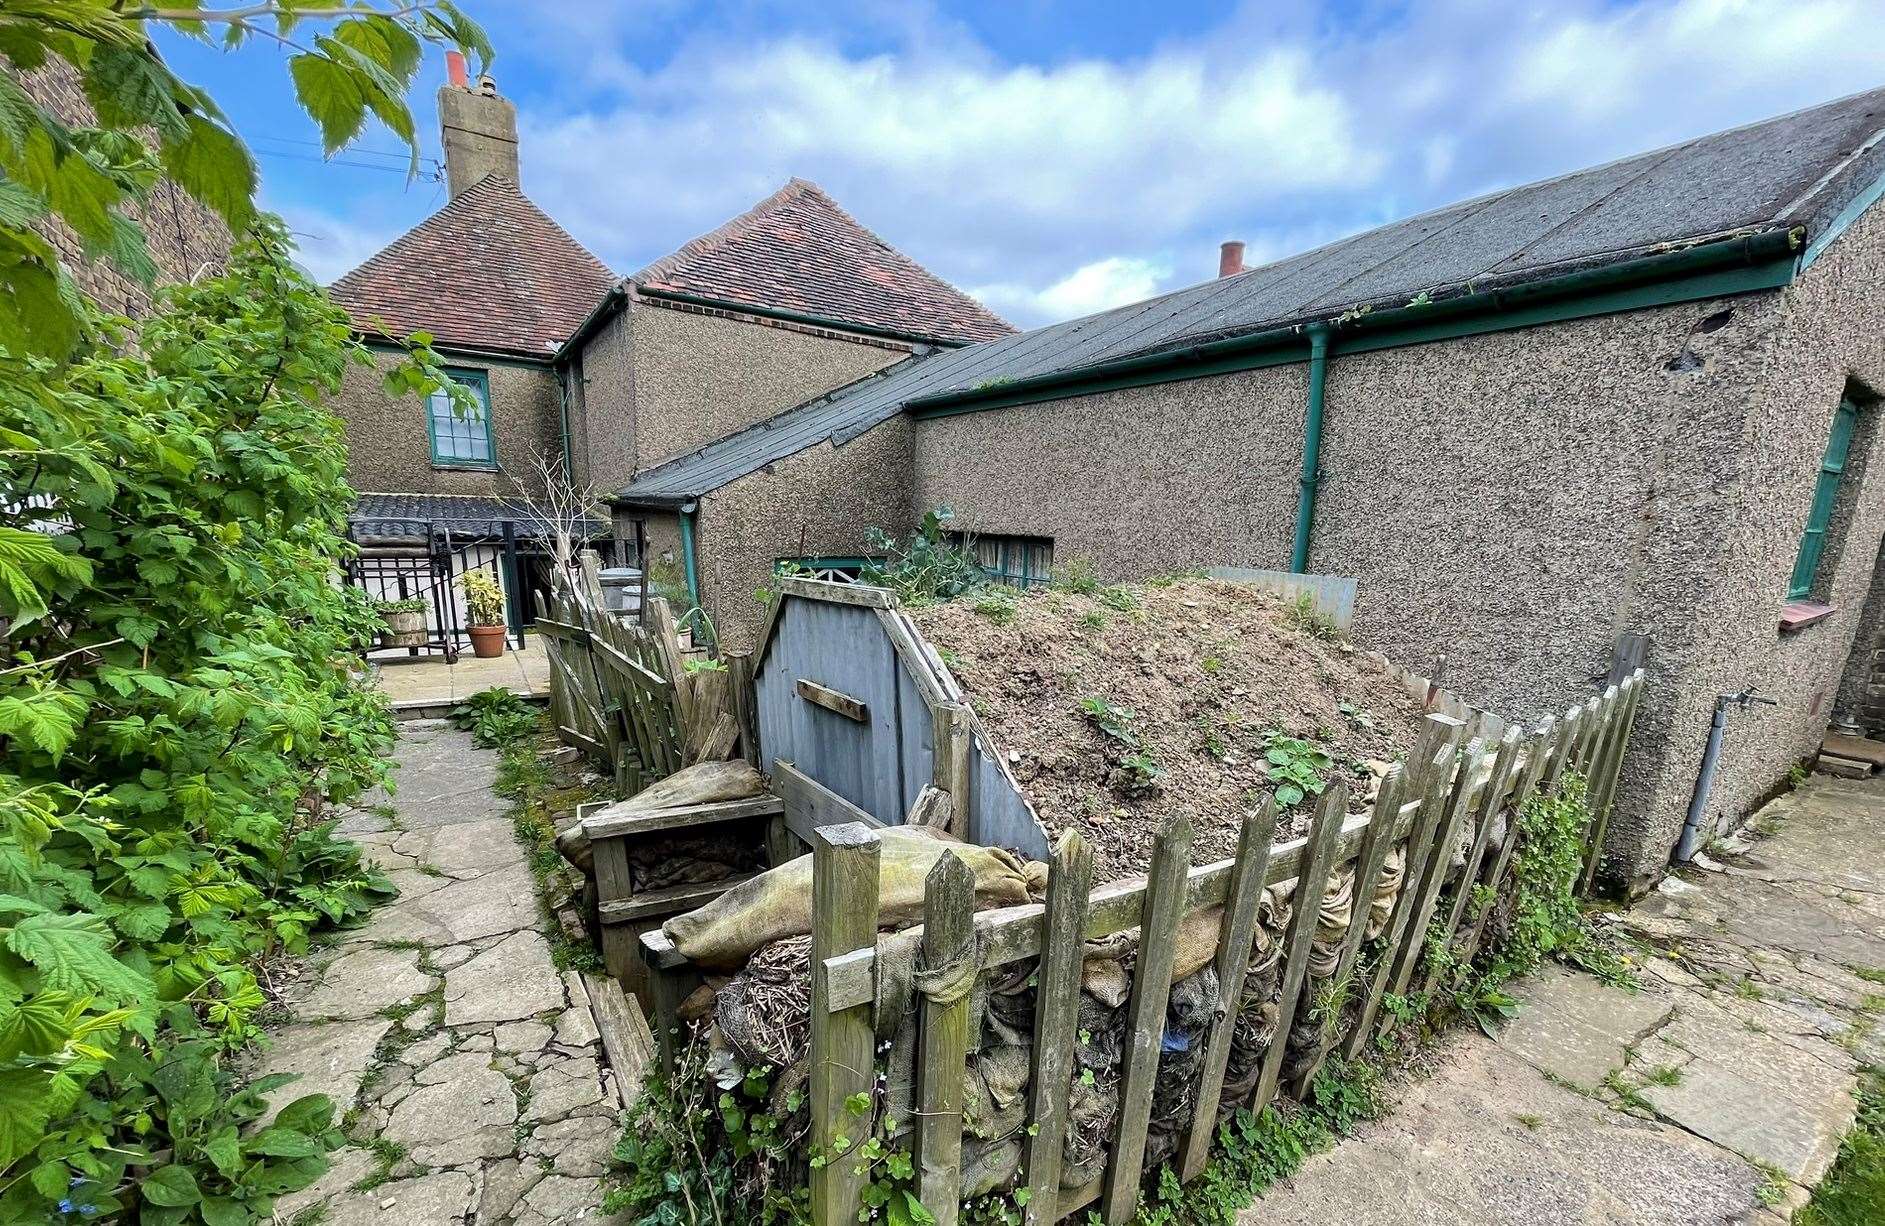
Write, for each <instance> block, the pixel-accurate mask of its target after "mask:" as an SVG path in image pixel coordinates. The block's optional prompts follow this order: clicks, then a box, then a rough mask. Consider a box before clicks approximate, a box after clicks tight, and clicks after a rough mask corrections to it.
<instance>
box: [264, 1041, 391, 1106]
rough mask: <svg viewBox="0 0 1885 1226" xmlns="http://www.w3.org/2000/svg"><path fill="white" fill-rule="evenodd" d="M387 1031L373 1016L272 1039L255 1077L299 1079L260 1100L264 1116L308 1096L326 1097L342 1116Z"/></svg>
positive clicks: (353, 1099) (352, 1101)
mask: <svg viewBox="0 0 1885 1226" xmlns="http://www.w3.org/2000/svg"><path fill="white" fill-rule="evenodd" d="M392 1027H393V1023H392V1022H391V1021H389V1020H388V1019H386V1018H383V1017H374V1018H366V1019H363V1020H360V1021H354V1022H326V1023H315V1024H312V1025H299V1026H289V1027H287V1028H285V1029H282V1030H279V1031H276V1032H275V1033H274V1034H271V1035H270V1036H269V1048H268V1050H267V1051H266V1052H265V1053H264V1054H263V1055H262V1058H261V1061H260V1062H259V1064H258V1066H257V1067H256V1070H255V1075H256V1076H258V1077H266V1076H271V1075H273V1074H276V1073H295V1074H298V1075H299V1076H300V1078H301V1079H300V1080H299V1081H295V1082H290V1083H289V1084H288V1085H285V1086H282V1087H280V1088H279V1089H276V1090H271V1091H269V1093H268V1094H266V1095H265V1096H264V1098H265V1100H266V1101H267V1103H268V1110H269V1114H270V1115H271V1116H272V1115H273V1114H274V1113H275V1112H276V1111H279V1110H281V1108H283V1107H285V1106H287V1105H288V1104H289V1103H291V1102H293V1101H294V1100H295V1099H297V1098H301V1097H303V1096H305V1095H308V1094H325V1095H327V1096H328V1097H329V1098H331V1099H333V1100H334V1111H335V1113H336V1114H337V1115H341V1114H345V1113H346V1112H347V1111H348V1110H349V1109H351V1108H352V1107H353V1105H354V1102H355V1101H356V1100H357V1099H358V1097H359V1094H360V1082H361V1081H362V1080H363V1079H364V1078H365V1077H366V1071H367V1069H368V1068H369V1067H371V1066H372V1063H373V1053H374V1052H375V1051H376V1050H377V1049H378V1048H379V1045H380V1040H381V1039H383V1038H385V1037H386V1032H387V1031H388V1030H391V1029H392Z"/></svg>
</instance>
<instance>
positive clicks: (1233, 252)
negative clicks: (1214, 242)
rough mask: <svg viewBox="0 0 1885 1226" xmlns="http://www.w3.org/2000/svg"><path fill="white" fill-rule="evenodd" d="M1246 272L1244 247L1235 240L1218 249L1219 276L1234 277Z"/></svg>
mask: <svg viewBox="0 0 1885 1226" xmlns="http://www.w3.org/2000/svg"><path fill="white" fill-rule="evenodd" d="M1243 270H1244V245H1243V243H1241V242H1239V241H1237V240H1235V239H1233V240H1231V241H1230V242H1228V243H1224V244H1221V245H1220V246H1219V247H1218V249H1217V275H1218V276H1220V277H1234V276H1236V275H1237V274H1238V273H1240V272H1242V271H1243Z"/></svg>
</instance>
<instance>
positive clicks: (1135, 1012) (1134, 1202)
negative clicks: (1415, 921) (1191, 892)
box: [1101, 814, 1340, 1226]
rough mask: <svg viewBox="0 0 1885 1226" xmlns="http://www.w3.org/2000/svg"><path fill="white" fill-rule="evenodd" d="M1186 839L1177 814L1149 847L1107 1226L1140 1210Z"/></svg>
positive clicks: (1186, 863) (1185, 824)
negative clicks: (1149, 866) (1149, 858)
mask: <svg viewBox="0 0 1885 1226" xmlns="http://www.w3.org/2000/svg"><path fill="white" fill-rule="evenodd" d="M1337 824H1338V825H1339V824H1340V822H1339V820H1338V822H1337ZM1191 839H1192V827H1191V819H1190V818H1189V817H1186V816H1185V815H1183V814H1180V815H1179V816H1178V817H1176V818H1175V819H1173V820H1172V821H1171V822H1169V823H1167V824H1166V826H1165V829H1163V830H1161V831H1160V832H1159V835H1158V838H1157V839H1156V840H1155V841H1154V842H1153V844H1152V866H1151V868H1150V870H1149V871H1148V873H1147V877H1146V903H1145V917H1144V919H1143V920H1142V921H1141V922H1140V925H1139V957H1138V964H1137V965H1136V966H1135V967H1134V968H1133V973H1132V999H1131V1001H1130V1003H1129V1004H1128V1005H1127V1010H1128V1012H1127V1015H1126V1027H1127V1030H1126V1051H1125V1058H1124V1060H1123V1062H1122V1063H1123V1067H1122V1069H1121V1072H1120V1077H1119V1117H1118V1118H1119V1131H1118V1133H1117V1135H1116V1136H1115V1138H1114V1141H1113V1153H1112V1157H1111V1158H1110V1159H1109V1160H1108V1162H1107V1164H1106V1189H1105V1192H1104V1212H1103V1213H1102V1215H1101V1216H1103V1217H1104V1218H1105V1219H1106V1221H1107V1223H1108V1226H1119V1224H1120V1223H1123V1222H1127V1221H1130V1220H1131V1219H1132V1216H1133V1213H1134V1212H1135V1211H1136V1210H1137V1208H1138V1204H1139V1180H1140V1177H1141V1175H1142V1174H1143V1170H1142V1168H1143V1166H1144V1164H1145V1134H1146V1126H1147V1124H1148V1123H1149V1122H1150V1121H1151V1118H1152V1085H1153V1082H1154V1081H1155V1080H1156V1079H1157V1077H1158V1062H1159V1046H1160V1040H1161V1039H1163V1038H1164V1036H1165V1010H1166V1007H1167V1006H1168V1005H1169V1004H1170V1003H1171V995H1172V964H1173V960H1174V959H1175V958H1176V956H1177V953H1178V946H1177V936H1178V921H1179V920H1180V919H1181V918H1183V916H1184V912H1185V870H1186V869H1188V868H1189V867H1190V866H1191Z"/></svg>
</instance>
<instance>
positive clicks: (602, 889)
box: [589, 839, 648, 993]
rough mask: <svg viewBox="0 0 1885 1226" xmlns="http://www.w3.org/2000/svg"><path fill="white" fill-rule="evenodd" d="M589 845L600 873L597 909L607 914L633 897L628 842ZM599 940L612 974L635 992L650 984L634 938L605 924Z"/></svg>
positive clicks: (613, 840)
mask: <svg viewBox="0 0 1885 1226" xmlns="http://www.w3.org/2000/svg"><path fill="white" fill-rule="evenodd" d="M589 847H590V854H591V856H592V858H593V864H594V871H595V876H596V909H597V911H599V912H603V913H605V914H606V912H607V909H608V908H609V907H611V906H615V905H618V904H620V903H621V902H623V901H625V900H627V899H629V898H631V897H633V895H634V892H635V890H634V886H633V885H632V884H631V883H630V881H629V876H628V845H627V844H625V843H623V842H622V840H620V839H600V840H594V841H592V842H591V843H590V845H589ZM597 941H598V943H599V944H600V945H601V946H602V962H603V965H605V966H607V967H608V968H609V974H611V975H613V976H615V978H617V979H619V980H620V981H621V982H622V984H623V986H625V987H626V988H627V989H628V990H629V991H631V992H637V993H639V992H641V991H642V990H643V989H645V988H646V987H647V982H648V981H647V976H646V975H645V973H644V969H645V968H644V967H643V965H642V962H641V959H640V958H639V957H638V956H637V955H636V952H635V947H636V945H637V942H636V940H635V938H634V937H632V936H630V935H629V934H628V933H627V932H625V931H623V930H622V929H620V928H613V929H612V928H611V926H610V925H608V924H606V923H605V924H603V926H602V931H601V932H600V933H598V934H597Z"/></svg>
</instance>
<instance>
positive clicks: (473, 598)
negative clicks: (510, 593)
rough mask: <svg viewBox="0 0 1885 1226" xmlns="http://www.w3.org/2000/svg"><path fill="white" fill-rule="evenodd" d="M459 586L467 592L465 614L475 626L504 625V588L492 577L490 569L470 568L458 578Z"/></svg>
mask: <svg viewBox="0 0 1885 1226" xmlns="http://www.w3.org/2000/svg"><path fill="white" fill-rule="evenodd" d="M458 586H459V588H460V589H461V590H462V591H463V592H464V593H465V616H466V617H467V618H469V619H470V621H471V624H472V625H474V626H502V625H503V624H504V623H505V617H504V589H503V588H501V587H499V586H498V583H497V580H496V579H494V578H492V577H491V572H490V571H488V570H482V569H480V570H468V571H466V572H465V573H464V575H463V576H462V577H460V579H459V580H458Z"/></svg>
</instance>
